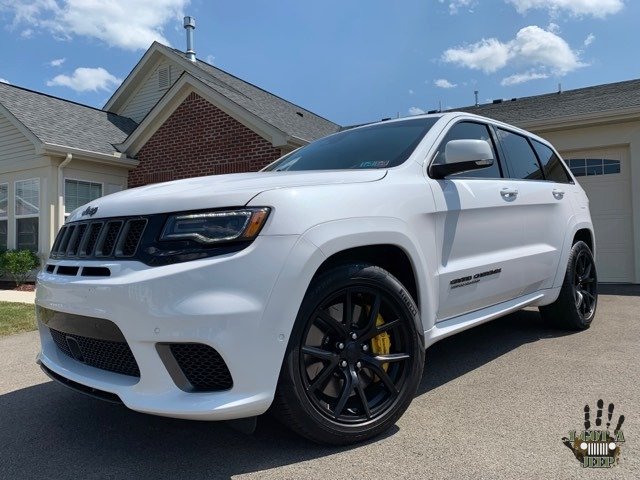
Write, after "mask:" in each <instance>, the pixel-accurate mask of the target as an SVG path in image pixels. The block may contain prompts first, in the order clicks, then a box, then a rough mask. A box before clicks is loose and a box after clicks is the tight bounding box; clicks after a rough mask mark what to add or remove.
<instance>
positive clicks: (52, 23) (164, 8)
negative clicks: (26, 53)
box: [0, 0, 190, 50]
mask: <svg viewBox="0 0 640 480" xmlns="http://www.w3.org/2000/svg"><path fill="white" fill-rule="evenodd" d="M189 2H190V0H103V1H100V0H25V1H21V2H15V1H11V0H0V8H2V9H5V10H9V11H12V12H13V15H14V17H13V27H14V28H16V27H20V26H22V25H27V26H28V27H29V29H34V28H37V29H40V30H45V31H48V32H50V33H52V34H53V35H54V37H55V38H57V39H65V40H68V39H71V38H72V37H74V36H84V37H91V38H97V39H99V40H102V41H104V42H105V43H106V44H107V45H110V46H116V47H120V48H124V49H127V50H138V49H144V48H148V47H149V45H151V43H152V42H153V41H154V40H157V41H159V42H162V43H164V44H169V42H168V41H167V39H166V38H165V36H164V34H163V28H164V26H165V25H166V24H167V23H168V22H170V21H175V22H178V21H179V19H180V18H181V17H182V15H183V13H182V12H183V8H184V7H185V6H186V5H188V4H189Z"/></svg>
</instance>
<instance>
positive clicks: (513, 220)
mask: <svg viewBox="0 0 640 480" xmlns="http://www.w3.org/2000/svg"><path fill="white" fill-rule="evenodd" d="M461 139H476V140H486V141H488V142H489V143H490V144H491V145H492V146H493V149H494V158H495V159H496V160H495V161H494V164H493V165H492V166H491V167H487V168H484V169H481V170H475V171H471V172H463V173H460V174H455V175H451V176H449V177H447V178H445V179H443V180H436V181H435V182H434V184H433V188H432V190H433V193H434V197H435V204H436V210H437V213H436V218H437V227H436V236H437V245H438V246H439V249H440V251H439V252H438V259H439V262H438V285H439V305H438V313H437V320H438V321H441V320H444V319H447V318H451V317H455V316H458V315H461V314H464V313H467V312H471V311H474V310H479V309H481V308H484V307H487V306H490V305H495V304H497V303H501V302H503V301H506V300H509V299H511V298H515V297H517V296H519V295H520V294H521V292H522V290H523V288H524V285H523V275H522V270H523V267H524V262H523V260H522V254H523V252H522V245H523V244H524V235H525V230H524V228H525V222H524V219H523V218H522V216H521V213H522V212H521V211H520V210H519V208H518V203H519V202H518V195H517V192H514V185H513V182H511V181H510V180H509V179H507V178H504V177H505V175H504V174H503V170H504V169H503V165H502V163H501V161H500V158H499V155H497V148H496V143H495V141H496V138H495V135H493V134H492V132H491V130H490V129H489V127H488V126H487V125H486V124H484V123H480V122H475V121H473V122H471V121H463V122H459V123H457V124H455V125H453V126H452V127H451V128H450V130H449V131H448V133H447V134H446V136H445V138H444V140H443V141H442V143H441V145H440V147H439V149H438V152H437V153H436V155H435V157H434V159H433V162H435V163H437V162H438V161H441V160H440V158H441V157H442V155H443V154H444V148H445V145H446V143H447V142H448V141H450V140H461Z"/></svg>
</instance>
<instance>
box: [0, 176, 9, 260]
mask: <svg viewBox="0 0 640 480" xmlns="http://www.w3.org/2000/svg"><path fill="white" fill-rule="evenodd" d="M8 208H9V184H8V183H0V250H6V249H7V229H8V223H9V219H8V214H9V212H8Z"/></svg>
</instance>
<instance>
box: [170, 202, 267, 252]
mask: <svg viewBox="0 0 640 480" xmlns="http://www.w3.org/2000/svg"><path fill="white" fill-rule="evenodd" d="M269 211H270V209H268V208H242V209H238V210H227V211H216V212H203V213H187V214H180V215H173V216H171V217H169V220H167V223H166V225H165V227H164V230H163V231H162V235H161V237H160V240H194V241H196V242H198V243H202V244H205V245H211V244H216V243H223V242H233V241H246V240H253V239H254V238H255V237H256V236H257V235H258V233H260V229H261V228H262V226H263V225H264V222H265V221H266V220H267V217H268V216H269Z"/></svg>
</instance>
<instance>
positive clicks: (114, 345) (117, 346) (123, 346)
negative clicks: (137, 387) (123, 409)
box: [49, 328, 140, 377]
mask: <svg viewBox="0 0 640 480" xmlns="http://www.w3.org/2000/svg"><path fill="white" fill-rule="evenodd" d="M49 332H51V338H53V341H54V343H55V344H56V346H57V347H58V349H60V351H62V353H64V354H65V355H68V356H70V357H71V358H73V359H75V360H77V361H79V362H82V363H84V364H86V365H89V366H91V367H95V368H100V369H101V370H108V371H110V372H115V373H120V374H122V375H129V376H131V377H139V376H140V370H139V369H138V364H137V363H136V359H135V358H134V357H133V353H131V349H130V348H129V345H127V343H126V342H114V341H109V340H100V339H97V338H90V337H83V336H80V335H75V334H70V333H64V332H61V331H59V330H55V329H53V328H49Z"/></svg>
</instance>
